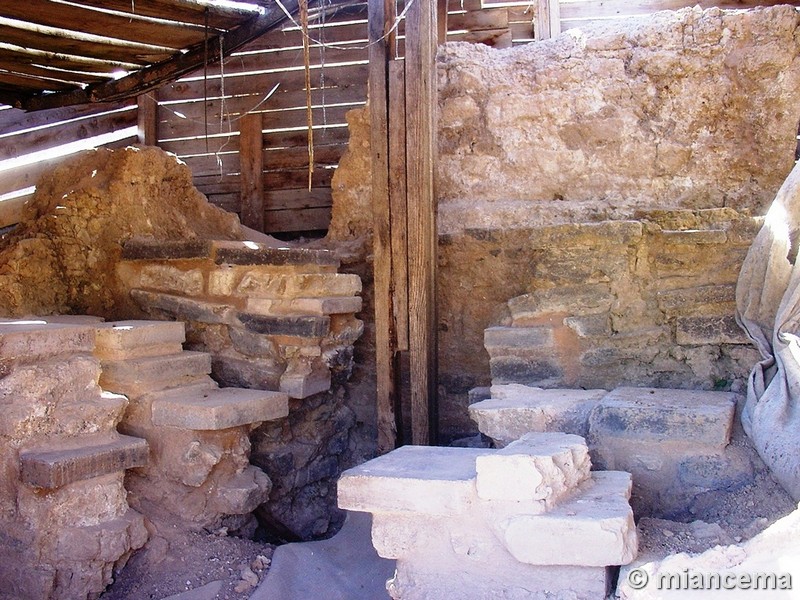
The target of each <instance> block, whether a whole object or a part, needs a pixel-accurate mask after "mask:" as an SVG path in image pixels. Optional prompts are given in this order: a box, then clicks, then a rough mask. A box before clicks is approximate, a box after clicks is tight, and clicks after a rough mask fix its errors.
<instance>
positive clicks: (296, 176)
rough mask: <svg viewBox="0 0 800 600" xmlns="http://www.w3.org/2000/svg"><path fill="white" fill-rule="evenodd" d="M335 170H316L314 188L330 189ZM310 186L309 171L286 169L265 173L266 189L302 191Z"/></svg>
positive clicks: (313, 180)
mask: <svg viewBox="0 0 800 600" xmlns="http://www.w3.org/2000/svg"><path fill="white" fill-rule="evenodd" d="M331 177H333V169H321V168H319V167H317V168H315V169H314V175H313V177H312V180H311V181H312V184H311V186H312V188H314V187H330V185H331ZM307 185H308V169H285V170H283V171H268V172H266V173H264V189H267V190H286V189H292V188H294V189H300V188H303V187H304V186H307Z"/></svg>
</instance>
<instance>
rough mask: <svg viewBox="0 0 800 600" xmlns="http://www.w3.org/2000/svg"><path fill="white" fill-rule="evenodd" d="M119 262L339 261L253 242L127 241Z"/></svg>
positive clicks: (320, 253) (324, 253)
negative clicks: (191, 260) (206, 260)
mask: <svg viewBox="0 0 800 600" xmlns="http://www.w3.org/2000/svg"><path fill="white" fill-rule="evenodd" d="M122 259H123V260H186V259H211V260H213V261H214V262H215V263H216V264H218V265H275V266H283V265H326V266H327V265H331V266H334V267H338V265H339V260H338V259H337V258H336V255H335V254H334V253H333V252H331V251H330V250H325V249H311V248H290V247H286V246H282V247H277V248H276V247H274V246H270V245H267V244H261V243H257V242H250V241H248V242H238V241H227V240H171V241H160V240H151V239H132V240H129V241H128V242H127V243H126V244H125V246H124V248H123V250H122Z"/></svg>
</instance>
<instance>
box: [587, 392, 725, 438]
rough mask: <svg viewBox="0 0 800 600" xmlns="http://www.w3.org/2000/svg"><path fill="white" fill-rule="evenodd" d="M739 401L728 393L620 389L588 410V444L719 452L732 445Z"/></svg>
mask: <svg viewBox="0 0 800 600" xmlns="http://www.w3.org/2000/svg"><path fill="white" fill-rule="evenodd" d="M738 398H739V397H738V396H737V395H736V394H732V393H728V392H707V391H695V390H672V389H658V388H632V387H620V388H617V389H615V390H614V391H612V392H610V393H609V394H608V395H606V396H605V397H604V398H603V399H602V400H601V401H600V404H599V405H598V406H597V407H596V408H595V409H594V410H593V411H592V413H591V416H590V417H589V441H590V445H592V446H593V447H594V446H602V445H603V444H604V443H605V440H606V439H615V438H628V439H638V440H641V441H642V442H643V443H644V442H667V441H677V440H681V441H682V442H683V443H685V444H692V445H696V446H697V447H700V448H702V447H706V448H723V447H725V446H726V445H727V444H728V442H729V441H730V434H731V427H732V425H733V416H734V411H735V408H736V402H737V400H738Z"/></svg>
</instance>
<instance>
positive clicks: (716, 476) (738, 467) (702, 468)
mask: <svg viewBox="0 0 800 600" xmlns="http://www.w3.org/2000/svg"><path fill="white" fill-rule="evenodd" d="M678 477H679V479H680V482H681V483H682V484H684V485H685V486H688V487H694V488H700V489H703V490H723V489H737V488H740V487H743V486H745V485H748V484H750V483H752V482H753V478H754V473H753V463H752V462H751V461H750V458H749V457H748V456H747V453H746V452H743V451H741V448H739V447H734V446H728V447H727V448H725V452H724V453H722V454H711V455H695V456H687V457H685V458H684V459H683V460H681V462H680V464H679V465H678Z"/></svg>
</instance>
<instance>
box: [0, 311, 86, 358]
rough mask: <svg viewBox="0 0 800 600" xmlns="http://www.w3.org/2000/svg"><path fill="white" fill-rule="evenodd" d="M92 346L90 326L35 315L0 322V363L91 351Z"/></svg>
mask: <svg viewBox="0 0 800 600" xmlns="http://www.w3.org/2000/svg"><path fill="white" fill-rule="evenodd" d="M93 349H94V327H93V326H92V325H68V324H62V323H47V322H46V321H44V320H38V319H36V318H31V319H25V320H22V319H20V320H2V321H0V364H10V363H9V361H14V362H36V361H37V360H42V359H44V358H47V357H49V356H57V355H60V354H76V353H80V352H88V353H91V352H92V350H93ZM1 370H2V369H0V371H1Z"/></svg>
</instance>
